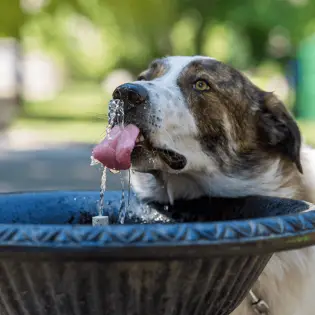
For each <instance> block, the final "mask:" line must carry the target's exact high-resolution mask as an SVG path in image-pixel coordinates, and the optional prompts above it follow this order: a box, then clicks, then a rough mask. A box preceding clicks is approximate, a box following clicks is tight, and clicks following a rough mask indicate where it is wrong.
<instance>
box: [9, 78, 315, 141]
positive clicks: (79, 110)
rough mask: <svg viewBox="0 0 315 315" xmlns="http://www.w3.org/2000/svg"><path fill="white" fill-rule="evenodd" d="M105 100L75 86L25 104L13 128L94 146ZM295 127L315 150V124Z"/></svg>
mask: <svg viewBox="0 0 315 315" xmlns="http://www.w3.org/2000/svg"><path fill="white" fill-rule="evenodd" d="M108 100H109V97H106V96H104V92H103V91H102V89H101V88H100V87H99V86H97V85H95V84H75V85H73V86H70V87H68V88H67V89H66V90H65V91H63V92H62V93H61V94H60V95H59V96H58V97H57V98H56V99H54V100H51V101H46V102H27V103H26V104H25V106H24V112H23V113H22V115H21V117H20V118H19V119H17V120H16V121H15V123H14V124H13V126H12V128H13V129H14V130H18V131H20V132H22V133H23V132H25V133H28V132H29V133H32V134H33V133H36V134H38V135H39V136H40V137H42V138H43V139H45V141H47V142H49V141H51V142H56V141H59V142H65V141H66V142H85V143H96V142H98V141H99V140H100V139H102V138H103V137H104V135H105V128H106V122H107V102H108ZM298 124H299V126H300V128H301V131H302V134H303V137H304V138H305V140H306V142H307V143H309V144H311V145H313V146H315V137H314V136H313V134H314V130H315V121H299V122H298Z"/></svg>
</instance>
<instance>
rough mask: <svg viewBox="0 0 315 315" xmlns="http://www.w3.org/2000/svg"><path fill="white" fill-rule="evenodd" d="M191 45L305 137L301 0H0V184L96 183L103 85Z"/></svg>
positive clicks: (313, 92)
mask: <svg viewBox="0 0 315 315" xmlns="http://www.w3.org/2000/svg"><path fill="white" fill-rule="evenodd" d="M193 54H202V55H209V56H212V57H215V58H217V59H219V60H221V61H224V62H227V63H230V64H232V65H233V66H235V67H237V68H238V69H240V70H242V71H244V72H245V73H246V74H247V75H248V76H249V77H250V78H251V79H252V80H253V81H254V82H255V83H256V84H257V85H259V86H260V87H262V88H263V89H265V90H268V91H274V92H275V93H276V94H277V95H278V96H279V98H280V99H282V100H283V101H284V102H285V104H286V105H287V106H288V108H290V110H292V112H293V113H294V114H295V116H296V118H297V119H298V122H299V124H300V127H301V129H302V131H303V135H304V137H305V139H306V141H307V142H308V143H310V144H312V143H313V144H315V135H314V130H315V128H314V127H315V104H314V97H315V1H313V0H225V1H218V0H123V1H119V0H20V1H18V0H1V1H0V129H1V131H0V144H1V150H0V191H1V192H6V191H25V190H46V189H98V187H99V180H100V172H99V170H97V169H95V168H92V167H90V166H89V162H90V161H89V157H90V151H91V148H92V147H93V144H95V143H97V142H98V141H99V140H101V139H102V137H103V136H104V131H105V126H106V118H107V112H106V111H107V102H108V100H109V98H110V94H111V92H112V90H113V89H114V88H115V87H116V86H117V85H118V84H121V83H124V82H126V81H129V80H132V79H133V78H134V76H135V75H136V74H137V73H138V72H139V71H141V70H143V69H144V68H145V67H146V65H147V64H148V62H150V61H151V60H152V59H153V58H156V57H161V56H164V55H193ZM312 130H313V131H312ZM119 185H120V181H119V179H118V180H117V176H116V178H115V177H114V176H110V179H109V187H110V188H111V189H113V188H119Z"/></svg>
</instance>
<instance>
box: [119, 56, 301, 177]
mask: <svg viewBox="0 0 315 315" xmlns="http://www.w3.org/2000/svg"><path fill="white" fill-rule="evenodd" d="M113 97H114V98H115V99H121V100H122V101H123V102H124V123H125V124H126V125H127V124H134V125H136V126H137V127H138V128H139V129H140V136H139V137H138V139H137V143H136V146H135V148H134V150H133V152H132V166H133V168H134V169H135V170H138V171H141V172H150V171H154V170H159V169H162V170H163V171H167V172H170V173H174V172H176V173H183V172H204V173H209V174H211V173H213V172H214V173H215V172H221V173H223V174H225V175H227V176H229V175H231V176H232V175H234V176H235V175H236V174H237V175H238V176H247V175H250V174H252V173H253V172H254V171H255V169H257V168H263V167H264V165H265V162H266V161H270V159H277V158H281V159H284V160H287V161H288V162H292V163H294V164H295V165H296V167H297V168H298V170H299V171H300V172H302V168H301V163H300V142H301V139H300V132H299V129H298V127H297V125H296V123H295V121H294V120H293V118H292V117H291V115H290V114H289V113H288V111H287V110H286V108H285V106H284V105H283V104H282V103H281V102H280V101H279V100H278V99H277V98H276V97H275V96H274V95H273V94H272V93H267V92H264V91H262V90H260V89H259V88H258V87H256V86H255V85H254V84H252V83H251V82H250V81H249V79H247V78H246V77H245V76H244V75H242V74H241V73H240V72H238V71H237V70H235V69H233V68H232V67H230V66H228V65H226V64H224V63H221V62H219V61H217V60H215V59H212V58H207V57H199V56H197V57H167V58H163V59H160V60H156V61H154V62H153V63H152V64H151V65H150V66H149V68H148V69H147V70H145V71H144V72H142V73H141V74H140V76H139V78H138V80H137V81H135V82H133V83H128V84H124V85H121V86H119V87H118V88H117V89H116V90H115V92H114V93H113ZM139 140H141V141H139Z"/></svg>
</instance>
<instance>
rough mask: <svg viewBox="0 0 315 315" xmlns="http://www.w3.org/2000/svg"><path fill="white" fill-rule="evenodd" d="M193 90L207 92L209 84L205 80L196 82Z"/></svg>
mask: <svg viewBox="0 0 315 315" xmlns="http://www.w3.org/2000/svg"><path fill="white" fill-rule="evenodd" d="M194 89H195V90H197V91H208V90H209V89H210V86H209V84H208V83H207V81H205V80H198V81H196V83H195V84H194Z"/></svg>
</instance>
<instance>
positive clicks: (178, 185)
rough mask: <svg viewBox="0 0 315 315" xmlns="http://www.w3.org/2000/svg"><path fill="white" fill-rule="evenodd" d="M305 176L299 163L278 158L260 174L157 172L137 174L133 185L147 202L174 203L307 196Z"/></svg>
mask: <svg viewBox="0 0 315 315" xmlns="http://www.w3.org/2000/svg"><path fill="white" fill-rule="evenodd" d="M300 185H301V177H300V176H299V174H298V171H297V170H296V168H295V166H294V165H292V164H289V163H285V162H281V161H280V160H277V161H274V162H273V163H271V164H269V166H268V167H267V168H266V169H264V171H262V172H261V173H259V174H258V175H257V176H250V177H236V176H231V175H229V176H228V175H225V174H223V173H212V174H205V173H197V172H195V173H183V174H170V173H166V172H156V173H154V174H144V173H135V174H133V176H132V186H133V189H134V191H135V192H136V193H137V195H138V197H139V198H140V199H142V200H144V201H149V202H150V201H157V202H160V203H165V204H168V203H170V204H172V203H173V202H174V201H175V200H177V199H186V200H189V199H195V198H199V197H202V196H209V197H244V196H251V195H263V196H275V197H283V198H294V199H303V196H300V194H299V191H298V187H300Z"/></svg>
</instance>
